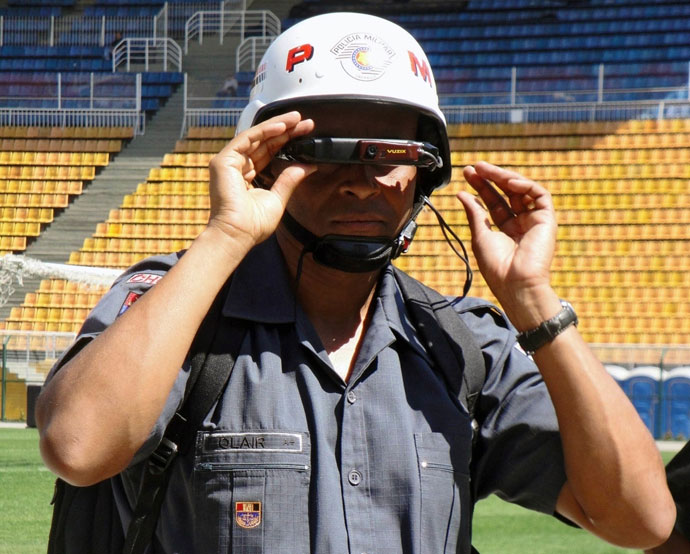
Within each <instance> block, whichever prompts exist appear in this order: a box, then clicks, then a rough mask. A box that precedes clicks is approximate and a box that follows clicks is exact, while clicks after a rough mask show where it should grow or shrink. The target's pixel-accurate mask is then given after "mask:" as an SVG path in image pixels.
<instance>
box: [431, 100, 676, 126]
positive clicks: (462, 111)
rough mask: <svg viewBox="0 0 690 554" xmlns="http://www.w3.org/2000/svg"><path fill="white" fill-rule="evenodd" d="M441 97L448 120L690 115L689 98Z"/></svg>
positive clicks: (525, 119) (475, 120)
mask: <svg viewBox="0 0 690 554" xmlns="http://www.w3.org/2000/svg"><path fill="white" fill-rule="evenodd" d="M447 98H448V97H443V96H442V97H441V98H440V102H441V111H443V113H444V115H445V116H446V120H447V122H448V123H538V122H549V121H619V120H620V121H622V120H626V119H673V118H681V117H690V100H647V101H630V102H573V103H565V102H564V103H555V102H554V103H546V104H504V105H495V106H483V105H480V106H454V105H450V104H447V103H445V101H447Z"/></svg>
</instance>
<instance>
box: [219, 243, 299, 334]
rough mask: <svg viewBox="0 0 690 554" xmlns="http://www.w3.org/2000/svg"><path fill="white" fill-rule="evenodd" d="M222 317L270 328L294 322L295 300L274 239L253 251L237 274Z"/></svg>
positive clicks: (259, 245)
mask: <svg viewBox="0 0 690 554" xmlns="http://www.w3.org/2000/svg"><path fill="white" fill-rule="evenodd" d="M223 315H224V316H226V317H234V318H238V319H245V320H248V321H256V322H262V323H270V324H278V323H292V322H294V321H295V296H294V294H293V292H292V289H291V288H290V278H289V276H288V272H287V268H286V267H285V262H284V259H283V252H282V250H281V249H280V246H278V241H277V240H276V238H275V236H271V237H270V238H269V239H267V240H266V241H264V242H262V243H261V244H258V245H257V246H255V247H254V248H253V249H252V250H250V251H249V253H248V254H247V255H246V256H245V258H244V260H243V261H242V263H241V264H240V265H239V266H238V267H237V269H236V270H235V273H234V274H233V276H232V283H230V289H229V291H228V296H227V298H226V300H225V305H224V306H223Z"/></svg>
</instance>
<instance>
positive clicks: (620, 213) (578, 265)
mask: <svg viewBox="0 0 690 554" xmlns="http://www.w3.org/2000/svg"><path fill="white" fill-rule="evenodd" d="M255 3H258V2H255ZM15 4H18V3H15ZM53 4H57V2H55V3H53ZM66 5H68V4H66ZM24 6H25V4H24V3H22V9H24ZM26 6H28V4H27V5H26ZM159 6H160V3H159V2H156V1H141V2H139V1H136V0H118V1H117V2H105V1H102V2H94V3H93V4H92V5H91V7H90V8H89V10H90V12H89V13H90V14H91V12H93V15H98V16H105V17H111V16H113V17H114V16H115V14H120V13H124V12H123V11H122V10H125V11H127V10H133V11H128V13H130V14H131V13H139V14H141V15H142V17H144V15H145V14H150V13H153V12H154V11H155V10H156V9H158V7H159ZM352 7H353V4H352V3H351V2H341V1H319V2H316V1H304V2H301V3H300V4H298V5H296V6H295V7H294V8H293V9H292V11H291V12H290V17H289V18H287V19H284V20H283V27H284V28H285V27H288V26H289V25H291V24H292V23H293V22H295V21H296V20H297V19H300V18H302V17H306V16H308V15H312V14H314V13H318V12H323V11H334V10H338V9H352ZM34 8H38V6H35V7H31V8H29V7H26V9H27V10H28V9H34ZM252 8H254V6H252ZM9 9H12V10H16V9H19V8H18V7H17V6H16V5H15V6H14V7H11V8H9ZM52 9H58V6H56V5H55V6H53V8H52ZM59 9H61V10H62V12H57V13H56V14H55V15H59V14H60V13H64V10H65V9H69V7H67V8H65V7H60V8H59ZM356 9H357V10H359V11H368V12H370V13H379V14H383V15H386V16H387V17H391V18H394V19H396V20H397V21H398V22H399V23H401V24H403V25H404V26H406V27H407V28H408V29H409V30H410V31H411V32H412V33H413V34H414V35H415V36H416V37H417V38H418V40H420V42H421V43H422V44H423V46H424V48H425V49H426V51H427V52H429V53H430V58H431V59H430V61H431V63H432V65H433V66H434V69H435V75H436V78H437V83H438V87H439V91H440V92H441V93H442V95H443V96H442V106H443V109H444V111H445V112H446V115H447V117H448V120H449V121H450V122H451V125H450V127H449V133H450V136H451V148H452V151H453V154H452V163H453V178H452V182H451V184H450V185H449V186H448V187H447V188H446V189H444V190H441V191H439V192H437V193H436V194H435V195H434V197H433V198H432V200H433V201H434V204H435V205H436V206H437V207H438V208H439V209H441V211H442V212H443V214H444V217H445V218H446V220H447V221H448V222H449V223H450V224H451V225H452V226H453V227H454V229H455V230H456V232H458V234H459V235H460V237H461V238H462V239H463V241H465V242H466V243H467V244H468V243H469V240H470V236H469V232H468V230H467V226H466V220H465V216H464V213H463V211H462V209H461V208H460V206H459V204H458V203H457V200H456V199H455V194H456V193H457V191H458V190H459V189H460V188H461V187H463V186H465V185H463V181H462V177H461V168H462V166H463V165H465V164H471V163H474V162H476V161H478V160H480V159H485V160H487V161H491V162H493V163H497V164H500V165H503V166H506V167H510V168H513V169H515V170H516V171H520V172H523V173H525V174H526V175H528V176H530V177H532V178H535V179H538V180H541V181H543V182H544V183H546V184H547V185H548V186H549V188H550V190H551V192H552V193H553V195H554V202H555V204H556V208H557V210H558V214H559V230H558V233H559V246H558V252H557V259H556V261H555V264H554V268H553V269H554V272H553V274H554V281H555V283H556V286H557V289H558V291H559V293H560V294H561V295H562V296H563V297H564V298H568V299H569V300H571V301H572V302H573V303H574V304H575V305H576V307H577V310H578V313H579V314H580V315H581V323H580V329H581V331H582V332H583V334H584V336H585V338H586V339H587V340H588V341H590V342H592V343H598V344H603V345H619V346H620V347H619V346H615V349H614V346H611V347H610V348H606V349H602V350H600V351H599V353H600V354H601V355H602V356H603V357H604V358H605V359H607V361H608V362H609V363H610V364H617V366H616V367H618V369H619V370H620V371H619V373H618V375H617V377H616V378H617V380H618V382H619V383H620V384H621V386H622V387H623V388H624V390H626V393H627V394H628V395H629V396H630V397H631V398H632V399H633V402H634V403H635V405H636V407H637V408H638V411H639V412H640V414H641V415H642V416H643V418H644V420H645V422H646V423H647V425H648V426H649V428H650V429H651V430H652V431H653V432H654V433H655V435H656V436H658V437H662V436H671V437H683V436H685V437H687V436H690V427H689V426H688V425H689V424H688V416H687V414H688V412H687V409H688V407H687V405H686V404H687V402H688V400H687V398H688V395H687V392H686V391H685V389H683V387H684V386H685V385H686V384H687V382H688V376H687V375H686V373H684V372H683V371H681V370H680V369H678V370H675V369H672V368H673V367H674V366H678V367H679V368H682V367H684V366H685V367H686V369H687V366H690V355H689V354H688V351H687V350H682V349H681V347H683V346H686V345H689V344H690V304H689V303H688V301H687V298H688V297H689V296H690V272H689V271H688V269H690V268H689V267H688V266H689V265H690V259H689V258H688V255H687V253H688V251H690V226H689V225H688V221H690V197H689V196H688V194H687V182H688V177H690V170H689V169H688V167H690V164H688V159H689V158H690V119H687V117H688V116H690V111H688V109H687V108H688V106H687V104H688V103H687V99H688V97H689V93H688V63H689V61H690V48H689V47H688V46H687V36H688V35H687V33H688V31H689V30H690V5H688V4H687V3H685V2H679V1H673V0H659V1H656V2H654V3H647V2H641V1H637V0H605V1H600V2H594V1H592V2H586V3H583V2H567V1H565V0H563V1H549V2H538V1H534V0H482V1H479V0H470V1H466V2H448V1H439V0H410V1H408V2H399V1H393V0H386V1H382V2H373V1H370V2H359V3H357V5H356ZM118 16H119V15H118ZM145 16H146V17H148V15H145ZM182 21H183V19H182ZM176 25H178V27H177V31H176V32H177V33H179V28H180V27H179V23H178V24H176ZM182 28H183V26H182ZM108 33H109V34H108V40H110V39H111V38H112V35H113V33H114V27H112V28H110V30H109V31H108ZM6 48H7V46H3V47H0V69H1V68H3V67H4V66H3V65H2V64H3V63H11V64H17V67H19V64H20V63H22V64H23V63H24V62H26V61H27V60H31V61H30V62H27V65H26V68H25V69H17V70H16V71H14V70H13V74H12V75H13V76H12V77H11V79H10V78H9V75H11V74H9V73H4V74H3V75H7V76H8V79H7V80H4V79H0V97H2V96H5V95H6V93H7V94H10V89H11V87H24V88H22V89H17V88H15V89H14V90H13V93H14V94H15V96H16V98H17V99H20V98H19V97H20V96H22V97H23V98H22V100H23V101H25V102H30V101H32V100H33V99H34V98H36V97H39V96H41V95H42V94H43V92H42V91H43V89H42V88H41V87H45V86H46V82H49V78H50V75H51V73H50V72H52V71H55V69H50V70H41V71H37V70H36V69H33V67H34V64H35V63H36V62H35V61H34V60H36V59H45V60H51V61H50V62H49V63H56V64H58V65H56V66H55V67H59V64H61V63H63V62H59V61H55V62H54V61H53V60H60V59H62V58H63V57H64V56H63V53H62V52H61V51H60V50H52V51H51V52H50V55H47V54H46V52H45V48H46V47H44V46H38V45H31V46H28V45H21V48H22V50H21V51H20V50H19V49H17V50H16V52H14V51H12V50H9V51H7V50H5V49H6ZM17 48H18V47H17ZM32 48H33V50H32ZM53 48H56V47H53ZM63 48H64V47H63ZM83 48H84V50H83V51H82V50H74V51H73V52H72V57H73V59H83V60H97V59H98V60H99V61H98V62H96V61H94V62H93V63H94V66H95V65H97V64H101V62H102V61H103V60H102V57H103V51H102V48H101V47H98V46H95V47H91V46H89V47H83ZM90 48H93V49H90ZM8 60H11V62H10V61H8ZM81 63H82V62H79V64H81ZM83 63H85V64H86V63H87V62H86V61H85V62H83ZM88 63H91V62H88ZM602 64H603V65H602ZM101 65H102V64H101ZM59 71H64V72H65V73H63V78H64V79H68V78H67V77H64V76H65V75H67V72H71V73H70V74H71V75H74V78H75V79H78V78H82V79H83V77H77V76H79V75H84V74H83V71H98V70H96V69H93V68H90V67H89V68H82V67H81V66H79V67H76V66H74V67H73V69H59ZM17 75H18V76H17ZM171 75H173V76H172V77H171ZM174 75H175V74H167V77H168V78H172V79H178V80H179V74H176V75H177V76H174ZM25 76H26V78H24V77H25ZM46 76H48V77H46ZM224 77H225V74H223V75H218V81H217V89H218V92H217V93H216V96H215V98H213V99H212V104H210V105H209V108H213V109H220V110H221V111H222V110H223V109H225V110H227V111H228V112H229V113H236V112H237V111H238V110H239V109H241V107H242V106H243V105H244V103H245V102H246V97H247V96H248V94H249V88H250V86H251V80H252V78H253V74H252V72H250V71H240V72H237V73H236V74H235V77H236V78H237V81H238V87H237V91H236V92H235V93H234V94H233V95H232V96H226V95H225V94H223V91H222V80H223V78H224ZM154 78H155V77H151V76H148V74H145V75H144V79H145V81H146V82H147V83H148V82H149V81H148V80H149V79H154ZM152 83H153V81H151V84H152ZM112 84H113V87H120V88H114V89H113V91H112V92H113V97H115V98H117V97H119V98H126V97H129V95H130V92H131V91H130V89H128V88H127V87H131V85H130V84H127V83H115V82H113V83H112ZM166 84H168V85H170V86H171V87H172V88H174V86H175V85H176V83H175V82H173V83H166ZM147 86H148V85H147ZM152 86H156V85H152ZM74 88H75V89H79V87H74ZM171 90H172V89H171ZM161 92H162V94H161V95H160V96H158V98H161V99H162V98H165V95H166V94H169V91H168V90H167V89H166V90H165V91H161ZM20 93H21V94H20ZM74 96H77V98H75V99H74V101H75V102H77V101H82V100H80V99H79V98H78V95H74ZM101 96H106V95H105V94H103V95H101ZM153 96H155V95H153ZM153 96H152V97H153ZM582 102H591V103H595V104H596V103H597V102H600V103H601V105H602V106H603V107H605V106H608V105H610V104H613V103H621V102H653V104H650V105H649V107H645V108H643V109H641V110H639V111H636V112H634V113H633V116H632V118H631V116H630V113H631V112H630V111H628V110H625V109H621V110H619V111H616V112H610V113H607V114H606V119H598V115H599V113H600V112H598V111H597V112H595V111H593V110H592V109H591V108H590V107H589V105H588V107H587V108H582V107H577V106H578V104H577V103H582ZM545 103H548V105H549V108H548V110H543V111H540V110H541V107H542V106H543V105H544V104H545ZM511 106H513V107H515V106H517V107H519V110H518V111H519V112H520V113H519V114H517V115H518V116H519V117H515V118H514V119H511V117H512V116H513V115H515V114H513V113H511V110H510V109H509V108H511ZM573 106H575V108H573ZM659 106H661V107H659ZM468 107H471V108H473V109H472V110H467V109H466V108H468ZM495 107H498V108H504V112H495V111H491V110H492V109H493V108H495ZM481 109H484V110H485V111H484V112H481V111H479V110H481ZM233 110H234V111H233ZM514 111H515V110H513V112H514ZM216 113H217V112H213V113H210V114H209V115H208V117H206V118H205V119H204V120H203V121H204V122H205V123H204V124H203V125H192V126H190V127H187V128H186V133H185V135H184V136H183V137H182V138H181V139H180V140H178V141H177V143H176V145H175V148H174V150H172V151H170V152H168V153H167V154H166V155H165V156H164V157H163V159H162V160H159V161H157V162H156V164H157V166H155V165H154V166H153V167H151V168H150V169H149V171H148V177H147V178H146V179H145V181H143V182H140V183H139V185H138V186H137V187H136V190H132V191H130V192H129V193H128V194H126V195H124V196H123V197H122V199H121V201H120V202H119V205H114V206H112V209H111V210H110V213H109V216H108V217H107V218H106V219H105V220H103V221H102V222H101V223H99V224H98V225H97V226H96V229H95V230H94V231H93V232H92V233H91V235H90V236H86V237H85V238H84V239H83V244H82V246H81V247H80V248H78V249H77V250H74V251H72V252H66V253H65V259H67V258H69V263H70V264H76V265H87V266H100V267H111V268H124V267H126V266H128V265H131V264H132V263H134V262H136V261H137V260H139V259H141V258H143V257H145V256H147V255H151V254H157V253H163V252H169V251H175V250H180V249H184V248H185V247H186V246H187V245H188V244H189V242H190V241H191V240H193V238H194V237H195V236H196V235H197V234H198V233H199V232H200V231H201V229H202V228H203V226H204V223H205V221H206V218H207V214H208V200H207V192H208V184H207V183H208V170H207V165H208V160H209V159H210V157H211V156H212V155H214V154H215V153H216V152H218V151H219V150H220V149H221V148H222V147H223V146H224V145H225V144H226V142H227V140H229V139H230V138H231V137H232V136H233V134H234V128H233V127H232V124H228V123H227V121H228V120H227V118H225V119H224V118H223V117H220V116H217V115H216ZM482 113H483V114H485V116H486V117H485V119H481V115H477V114H482ZM499 113H500V115H497V114H499ZM505 114H507V115H508V117H504V115H505ZM593 114H595V115H596V116H597V117H594V115H593ZM35 129H37V128H33V127H32V128H25V127H24V128H19V127H2V128H0V141H2V142H0V150H1V151H2V152H1V153H0V175H4V174H3V173H2V172H3V171H5V172H7V177H6V178H4V179H3V180H0V187H1V188H0V194H1V195H2V196H1V197H0V198H1V200H0V201H1V202H2V205H1V206H2V210H1V211H0V249H2V250H3V251H13V252H21V251H22V250H23V249H24V248H25V247H26V243H27V241H31V240H32V239H31V237H32V236H35V235H32V234H31V233H35V234H38V233H39V232H40V230H41V229H42V228H43V227H45V225H46V223H43V222H42V219H41V218H50V217H55V215H54V213H53V214H52V215H51V214H49V213H48V212H47V211H45V210H58V212H57V213H61V212H62V211H64V210H69V202H70V198H72V196H73V195H75V194H79V191H81V190H82V188H83V187H85V186H88V179H87V178H84V179H69V173H70V171H74V172H75V174H76V172H77V171H81V170H82V169H83V168H85V167H91V168H96V167H100V166H98V165H97V164H95V163H94V164H91V165H81V163H77V162H76V160H77V159H79V160H81V162H84V160H85V158H84V156H83V155H84V154H86V155H87V156H86V160H87V161H93V160H91V159H89V157H88V155H93V156H94V158H93V159H94V160H95V159H96V158H95V156H96V155H97V154H101V155H102V154H104V153H107V154H108V155H109V156H113V155H115V154H117V152H119V151H120V150H121V148H122V145H123V142H122V141H123V140H124V141H126V140H128V139H129V138H131V135H130V137H115V136H112V137H111V136H83V135H79V136H68V135H67V134H65V135H62V134H60V133H61V131H59V130H58V129H59V128H58V127H55V128H53V130H51V131H50V133H51V134H50V136H43V135H42V136H40V137H39V136H33V135H36V134H37V133H38V132H37V131H36V130H35ZM46 129H50V128H46ZM67 129H70V128H66V130H65V131H64V132H65V133H68V134H69V133H71V132H72V131H68V130H67ZM86 129H87V128H84V132H87V131H86ZM45 132H48V131H43V130H41V133H45ZM58 135H59V136H58ZM118 141H120V142H119V143H118ZM39 154H41V155H44V156H43V157H40V156H39ZM76 154H81V155H82V157H81V158H77V157H76V156H75V155H76ZM45 155H50V156H52V157H50V158H49V157H47V156H45ZM61 156H62V157H61ZM39 159H40V160H42V163H38V162H37V160H39ZM49 159H51V160H53V161H54V162H55V163H54V164H49V163H48V160H49ZM58 161H59V162H60V163H61V164H62V165H57V163H58ZM159 162H160V163H159ZM29 167H31V168H39V169H30V170H29V169H12V170H9V169H8V168H29ZM58 167H61V168H75V169H64V170H62V169H61V170H60V171H63V172H64V174H60V173H59V172H57V173H53V175H54V176H55V179H48V178H46V177H45V175H46V174H50V172H51V171H53V172H55V171H56V168H58ZM12 172H14V173H15V174H17V173H18V174H19V175H23V176H20V177H13V176H10V174H11V173H12ZM34 172H38V174H39V175H40V176H36V175H35V174H34ZM80 175H81V174H80ZM65 201H66V202H67V207H65ZM17 210H23V211H21V212H18V211H17ZM28 210H34V211H31V212H30V211H28ZM41 210H44V211H41ZM419 223H420V229H419V231H418V233H417V237H416V239H415V241H414V243H413V245H412V248H411V250H410V252H409V253H408V254H406V255H404V256H403V257H401V258H400V259H399V260H398V261H397V262H396V263H397V265H399V266H400V267H402V268H403V269H406V270H407V271H409V272H410V273H411V274H413V275H414V276H416V277H418V278H421V279H422V280H424V281H425V282H427V283H428V284H430V285H432V286H435V287H436V288H438V289H439V290H441V291H442V292H446V293H448V294H451V293H455V292H457V290H458V288H459V287H460V286H461V282H459V279H461V278H462V275H464V274H463V269H464V268H463V265H462V262H460V260H458V259H457V258H456V257H455V256H454V255H453V254H452V253H451V252H450V250H449V248H448V246H447V244H446V243H445V240H444V238H443V235H442V234H441V232H440V230H439V228H438V226H437V224H436V221H435V218H434V216H433V214H431V213H428V212H425V213H423V214H422V216H421V217H420V220H419ZM470 262H471V265H472V266H473V268H474V269H475V283H474V285H473V288H472V291H471V294H473V295H476V296H483V297H486V298H489V299H491V298H492V295H491V292H490V291H489V289H488V287H487V286H486V284H485V283H484V282H483V280H482V278H481V276H480V275H479V273H478V271H477V268H476V262H475V260H474V259H473V257H472V256H471V254H470ZM459 276H460V277H459ZM103 292H104V289H93V288H86V287H84V286H82V285H79V284H76V283H73V282H69V281H64V280H58V279H50V280H43V281H41V283H40V287H39V288H38V289H37V290H35V291H34V292H29V293H27V294H26V296H25V298H24V301H23V302H22V303H21V305H19V306H14V307H13V308H12V309H11V311H10V313H9V314H8V317H7V318H6V320H5V322H4V326H5V328H6V329H14V330H47V331H53V332H59V331H62V332H64V331H67V332H74V331H76V330H77V329H78V328H79V326H80V324H81V321H83V318H84V317H85V314H86V312H87V311H88V310H89V309H90V308H91V307H92V306H93V305H94V304H95V303H96V302H97V300H98V298H99V297H100V295H102V294H103ZM640 345H646V346H647V347H648V348H646V349H643V346H640ZM674 347H675V348H676V349H675V350H674ZM602 348H603V347H602ZM662 350H663V351H664V352H667V354H664V355H665V356H666V357H665V358H663V364H661V362H660V357H659V356H660V354H659V352H660V351H662ZM640 365H642V366H643V367H641V368H640V367H638V368H637V369H636V370H634V371H631V368H634V367H635V366H640ZM674 371H675V373H673V372H674ZM610 372H611V373H612V374H614V373H616V371H615V369H614V366H613V365H611V368H610ZM672 374H673V375H672ZM672 377H673V379H672ZM674 379H675V380H674ZM660 391H661V393H660Z"/></svg>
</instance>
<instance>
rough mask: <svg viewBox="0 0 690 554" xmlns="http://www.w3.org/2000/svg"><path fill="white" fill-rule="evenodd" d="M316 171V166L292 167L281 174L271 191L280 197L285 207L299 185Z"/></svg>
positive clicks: (300, 165)
mask: <svg viewBox="0 0 690 554" xmlns="http://www.w3.org/2000/svg"><path fill="white" fill-rule="evenodd" d="M316 170H317V166H316V165H306V164H294V165H290V166H288V167H286V168H285V169H284V170H283V171H281V172H280V175H278V177H277V178H276V180H275V181H274V183H273V186H272V187H271V191H272V192H274V193H275V194H277V195H278V197H279V198H280V201H281V203H282V204H283V207H285V206H287V203H288V200H290V197H291V196H292V193H293V192H294V191H295V189H296V188H297V187H298V186H299V184H300V183H301V182H302V181H304V179H306V178H307V177H309V175H311V174H312V173H314V172H315V171H316Z"/></svg>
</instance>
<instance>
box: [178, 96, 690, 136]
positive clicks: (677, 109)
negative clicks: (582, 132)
mask: <svg viewBox="0 0 690 554" xmlns="http://www.w3.org/2000/svg"><path fill="white" fill-rule="evenodd" d="M447 98H448V97H446V96H441V97H440V99H439V100H440V107H441V111H442V112H443V114H444V116H445V118H446V121H447V123H535V122H549V121H553V122H555V121H623V120H626V119H676V118H687V117H690V101H688V100H661V101H655V100H649V101H645V102H636V101H632V102H602V103H597V102H590V103H552V104H515V105H511V104H507V105H497V106H481V105H479V106H454V105H449V104H447V103H445V101H446V99H447ZM232 100H233V101H234V103H236V104H237V106H236V107H232V108H215V107H212V104H213V103H214V102H217V101H218V98H217V97H187V96H186V94H185V103H184V118H183V124H182V130H181V137H183V136H184V134H185V133H186V132H187V130H188V129H189V128H190V127H213V126H225V127H232V126H234V125H236V124H237V121H238V119H239V117H240V114H241V113H242V109H243V107H244V105H245V104H246V103H247V101H248V100H249V99H248V98H233V99H232Z"/></svg>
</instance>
